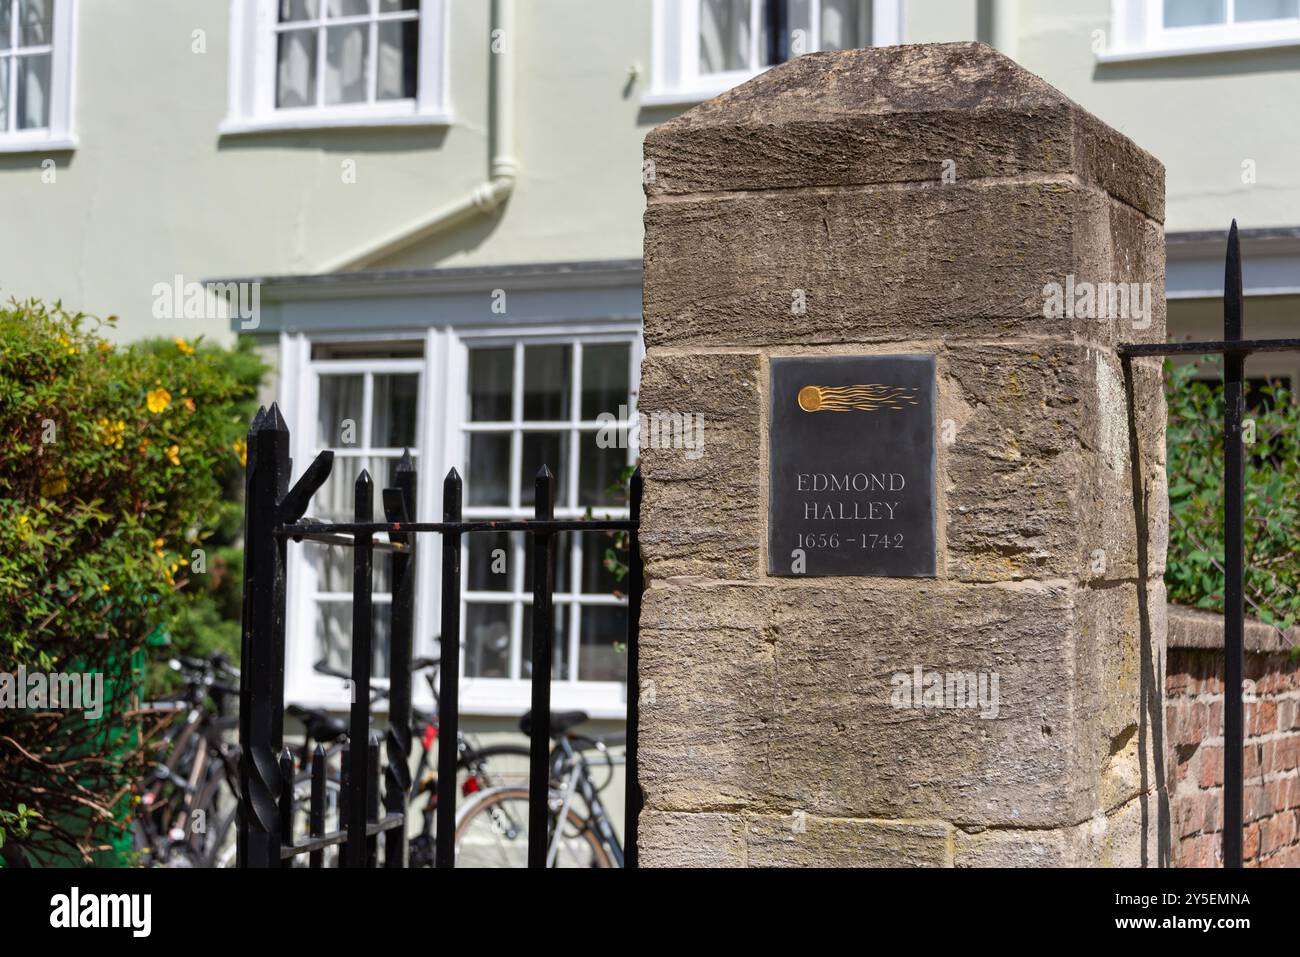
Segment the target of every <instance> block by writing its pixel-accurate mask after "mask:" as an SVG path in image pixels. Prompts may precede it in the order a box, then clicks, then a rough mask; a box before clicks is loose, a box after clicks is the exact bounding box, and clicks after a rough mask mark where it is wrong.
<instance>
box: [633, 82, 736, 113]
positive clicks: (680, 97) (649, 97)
mask: <svg viewBox="0 0 1300 957" xmlns="http://www.w3.org/2000/svg"><path fill="white" fill-rule="evenodd" d="M754 76H758V74H757V73H755V74H754ZM753 78H754V77H752V76H747V77H743V78H741V79H738V80H736V82H735V83H723V84H719V85H716V86H707V87H692V88H690V89H681V90H651V91H650V92H648V93H646V94H645V95H644V96H642V97H641V105H642V106H644V107H649V108H654V107H670V106H694V105H695V104H697V103H703V102H704V101H705V100H711V99H713V98H714V97H715V96H718V95H719V94H721V93H726V92H727V91H728V90H732V89H735V88H736V87H738V86H739V85H740V84H742V83H745V82H747V81H749V80H752V79H753Z"/></svg>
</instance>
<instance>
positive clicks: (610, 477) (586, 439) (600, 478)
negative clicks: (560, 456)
mask: <svg viewBox="0 0 1300 957" xmlns="http://www.w3.org/2000/svg"><path fill="white" fill-rule="evenodd" d="M618 434H619V437H620V438H622V437H623V436H625V435H626V434H627V433H626V432H624V431H623V430H619V433H618ZM602 435H603V433H600V432H583V433H582V436H581V439H580V441H579V443H578V449H579V455H580V456H581V457H582V461H581V463H580V469H579V472H578V505H579V506H582V505H623V504H625V503H626V500H627V496H626V495H624V494H622V492H621V489H620V488H617V487H613V488H611V486H619V485H621V484H622V481H621V480H622V471H623V469H624V468H625V467H626V466H627V449H626V448H617V447H611V448H601V447H600V442H598V441H597V439H599V438H601V437H602ZM624 444H625V445H626V441H625V442H624Z"/></svg>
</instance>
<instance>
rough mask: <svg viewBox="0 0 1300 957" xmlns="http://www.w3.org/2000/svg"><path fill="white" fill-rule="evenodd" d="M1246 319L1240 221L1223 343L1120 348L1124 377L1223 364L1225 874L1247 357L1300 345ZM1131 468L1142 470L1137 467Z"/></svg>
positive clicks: (1237, 817) (1232, 812)
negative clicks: (1169, 361) (1248, 334)
mask: <svg viewBox="0 0 1300 957" xmlns="http://www.w3.org/2000/svg"><path fill="white" fill-rule="evenodd" d="M1243 316H1244V308H1243V296H1242V283H1241V239H1240V237H1239V236H1238V235H1237V221H1236V220H1235V219H1234V220H1233V221H1232V226H1231V228H1230V229H1229V230H1228V250H1227V256H1226V260H1225V264H1224V276H1223V338H1222V339H1221V340H1209V341H1204V342H1155V343H1141V344H1124V345H1121V346H1119V347H1118V351H1119V355H1120V359H1121V361H1122V362H1123V363H1124V367H1125V370H1124V371H1125V375H1126V376H1128V377H1129V378H1130V381H1131V370H1130V368H1129V364H1130V362H1131V360H1132V359H1134V358H1138V357H1141V356H1160V357H1165V356H1174V355H1184V356H1185V355H1196V356H1200V355H1221V356H1223V359H1224V362H1223V400H1224V412H1223V486H1224V493H1223V495H1224V499H1223V539H1224V541H1223V544H1224V562H1223V568H1224V589H1223V653H1224V668H1223V866H1224V867H1241V866H1242V855H1241V850H1242V834H1243V831H1244V828H1245V820H1244V816H1243V804H1244V795H1245V789H1244V774H1243V771H1244V768H1243V760H1244V759H1243V751H1244V748H1245V737H1244V717H1245V711H1244V706H1243V703H1242V688H1241V683H1242V677H1243V666H1244V653H1243V636H1244V634H1245V630H1246V609H1245V601H1244V592H1245V587H1244V579H1245V521H1244V519H1245V475H1246V473H1245V453H1244V450H1243V448H1242V446H1243V444H1244V441H1243V436H1242V418H1243V412H1244V408H1245V393H1244V388H1243V384H1244V382H1245V367H1246V356H1248V355H1251V354H1252V353H1255V352H1289V351H1295V350H1300V339H1243V338H1242V333H1243V327H1242V319H1243ZM1133 467H1134V468H1135V469H1136V468H1137V467H1138V463H1137V461H1134V463H1133Z"/></svg>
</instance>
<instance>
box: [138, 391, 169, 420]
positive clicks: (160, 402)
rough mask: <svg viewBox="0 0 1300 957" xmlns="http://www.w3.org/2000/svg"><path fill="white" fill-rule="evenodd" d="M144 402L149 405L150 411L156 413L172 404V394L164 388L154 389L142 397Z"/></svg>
mask: <svg viewBox="0 0 1300 957" xmlns="http://www.w3.org/2000/svg"><path fill="white" fill-rule="evenodd" d="M144 404H145V405H146V406H148V407H149V411H150V412H152V413H153V414H154V415H157V414H158V413H159V412H161V411H163V409H165V408H167V406H169V405H171V404H172V394H171V393H170V392H168V391H167V390H166V389H154V390H153V391H152V392H150V393H149V394H148V395H146V396H145V397H144Z"/></svg>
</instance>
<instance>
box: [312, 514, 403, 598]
mask: <svg viewBox="0 0 1300 957" xmlns="http://www.w3.org/2000/svg"><path fill="white" fill-rule="evenodd" d="M351 520H352V519H351V517H350V516H349V518H348V521H351ZM308 554H309V555H311V556H312V559H313V561H315V562H316V590H317V591H318V592H335V593H345V594H348V595H350V594H352V585H353V581H352V580H353V577H354V568H355V564H356V563H355V558H354V554H355V553H354V551H353V550H352V549H351V548H347V547H344V546H339V545H312V546H311V547H310V549H309V551H308ZM373 569H374V571H373V574H372V576H371V581H372V582H373V584H372V585H371V586H370V587H371V594H373V595H377V594H380V593H381V592H382V593H383V594H391V593H392V590H393V556H392V553H390V552H375V553H374V561H373Z"/></svg>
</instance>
